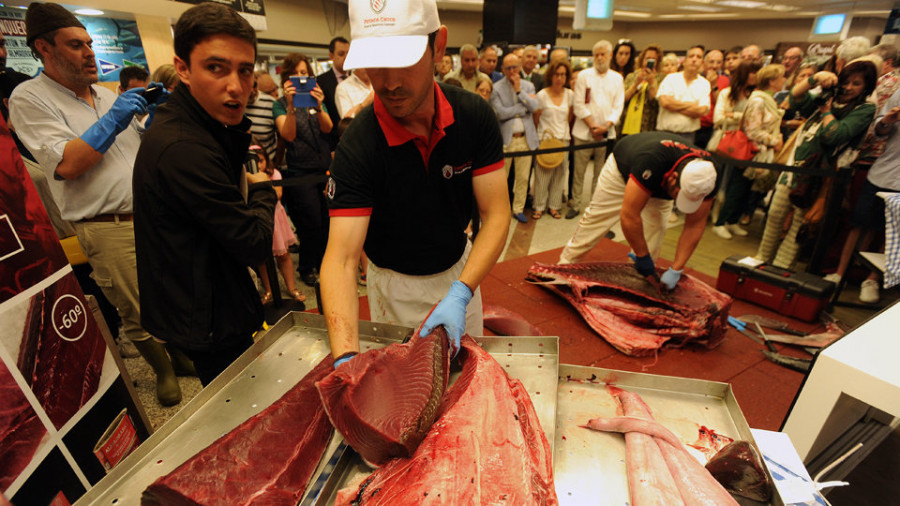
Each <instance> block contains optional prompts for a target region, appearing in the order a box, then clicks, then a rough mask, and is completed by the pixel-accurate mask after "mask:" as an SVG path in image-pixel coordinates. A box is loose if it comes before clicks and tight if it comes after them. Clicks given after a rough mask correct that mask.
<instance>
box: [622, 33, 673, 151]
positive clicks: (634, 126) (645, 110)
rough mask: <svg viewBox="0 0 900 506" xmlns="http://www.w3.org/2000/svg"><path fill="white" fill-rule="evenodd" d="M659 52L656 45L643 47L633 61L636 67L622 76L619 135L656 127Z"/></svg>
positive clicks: (660, 49)
mask: <svg viewBox="0 0 900 506" xmlns="http://www.w3.org/2000/svg"><path fill="white" fill-rule="evenodd" d="M662 54H663V51H662V48H661V47H659V44H650V45H649V46H647V47H645V48H644V50H643V51H641V54H640V55H639V56H638V57H637V60H636V61H635V66H636V67H637V70H635V71H634V72H632V73H630V74H628V75H627V76H626V77H625V83H624V85H625V110H624V111H622V121H620V122H619V127H618V128H619V134H620V135H631V134H636V133H640V132H652V131H653V130H656V117H657V116H658V115H659V102H657V101H656V90H657V89H659V83H660V82H662V79H663V77H664V76H663V73H662V72H657V70H658V69H659V65H660V59H661V58H662Z"/></svg>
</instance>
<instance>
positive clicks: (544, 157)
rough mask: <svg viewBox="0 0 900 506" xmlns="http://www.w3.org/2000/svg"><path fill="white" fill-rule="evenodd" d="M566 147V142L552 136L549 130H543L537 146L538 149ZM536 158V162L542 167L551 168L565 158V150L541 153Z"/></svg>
mask: <svg viewBox="0 0 900 506" xmlns="http://www.w3.org/2000/svg"><path fill="white" fill-rule="evenodd" d="M564 147H566V143H565V142H563V141H561V140H559V139H557V138H556V137H553V134H551V133H550V132H549V131H546V130H545V131H544V135H543V137H541V143H540V145H539V146H538V149H554V148H564ZM535 158H536V159H537V164H538V165H539V166H540V167H541V168H542V169H547V170H552V169H555V168H557V167H559V166H560V165H562V163H563V160H565V159H566V152H565V151H557V152H556V153H541V154H539V155H537V156H536V157H535Z"/></svg>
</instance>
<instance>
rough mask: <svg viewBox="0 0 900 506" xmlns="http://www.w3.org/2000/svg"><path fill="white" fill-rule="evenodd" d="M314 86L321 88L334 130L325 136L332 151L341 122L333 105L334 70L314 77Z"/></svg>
mask: <svg viewBox="0 0 900 506" xmlns="http://www.w3.org/2000/svg"><path fill="white" fill-rule="evenodd" d="M316 84H318V85H319V88H322V94H324V95H325V108H326V109H328V116H330V117H331V124H332V125H334V128H332V129H331V132H330V133H329V134H328V136H327V137H328V140H329V143H330V147H331V149H334V147H335V146H336V145H337V141H338V136H337V130H338V127H337V126H338V122H340V121H341V117H340V115H338V110H337V105H335V103H334V95H335V93H337V85H338V82H337V74H335V73H334V69H328V70H327V71H325V72H322V73H321V74H319V75H318V76H316Z"/></svg>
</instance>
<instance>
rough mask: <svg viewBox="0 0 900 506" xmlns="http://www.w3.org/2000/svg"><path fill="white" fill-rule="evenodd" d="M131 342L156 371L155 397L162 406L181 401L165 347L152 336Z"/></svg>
mask: <svg viewBox="0 0 900 506" xmlns="http://www.w3.org/2000/svg"><path fill="white" fill-rule="evenodd" d="M132 342H133V343H134V345H135V347H137V349H138V351H139V352H141V356H143V357H144V360H146V361H147V363H148V364H150V367H152V368H153V372H155V373H156V398H157V399H158V400H159V403H160V404H162V405H163V406H174V405H176V404H178V403H179V402H181V388H180V387H179V386H178V379H177V378H176V377H175V370H174V369H172V362H171V361H170V360H169V355H167V354H166V349H165V347H163V345H162V344H160V343H158V342H156V341H154V340H153V338H150V339H145V340H143V341H132Z"/></svg>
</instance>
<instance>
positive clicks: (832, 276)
mask: <svg viewBox="0 0 900 506" xmlns="http://www.w3.org/2000/svg"><path fill="white" fill-rule="evenodd" d="M822 279H824V280H825V281H831V282H832V283H834V284H835V285H839V284H841V275H840V274H838V273H836V272H832V273H831V274H829V275H827V276H825V277H824V278H822Z"/></svg>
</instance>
